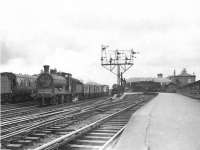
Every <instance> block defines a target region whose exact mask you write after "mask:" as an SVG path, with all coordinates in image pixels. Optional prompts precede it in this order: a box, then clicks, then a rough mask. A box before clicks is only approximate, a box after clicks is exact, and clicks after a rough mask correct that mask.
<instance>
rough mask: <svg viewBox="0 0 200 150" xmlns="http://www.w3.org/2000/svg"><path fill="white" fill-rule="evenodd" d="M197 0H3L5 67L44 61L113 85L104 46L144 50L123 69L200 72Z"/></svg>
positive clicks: (29, 67) (22, 69)
mask: <svg viewBox="0 0 200 150" xmlns="http://www.w3.org/2000/svg"><path fill="white" fill-rule="evenodd" d="M199 4H200V3H198V1H194V0H188V1H185V0H165V1H162V0H151V1H150V0H138V1H135V0H130V1H128V0H123V1H122V0H121V1H118V0H109V1H108V0H17V1H16V0H0V50H1V53H0V54H1V63H0V72H3V71H10V72H15V73H23V74H35V73H39V72H40V70H41V69H42V67H43V65H44V64H48V65H50V67H51V68H57V70H59V71H64V72H70V73H72V75H73V76H74V77H76V78H79V79H81V80H83V81H84V82H88V81H94V82H98V83H102V84H110V85H111V84H113V83H115V82H116V80H117V79H116V77H115V76H114V75H113V74H112V73H110V72H109V71H107V70H105V69H104V68H103V67H102V66H101V62H100V57H101V45H102V44H104V45H109V48H110V49H113V50H115V49H132V48H133V49H134V50H135V51H138V52H139V54H138V55H137V56H136V57H137V58H135V60H134V66H133V67H132V68H131V69H130V70H128V71H127V72H126V74H125V75H124V76H125V77H126V78H130V77H156V75H157V74H158V73H163V75H164V77H166V76H168V75H172V73H173V70H174V69H176V72H177V74H179V73H180V72H181V70H182V69H183V68H186V69H187V71H188V73H191V74H192V73H193V72H194V73H195V75H196V76H197V79H200V9H199V6H200V5H199Z"/></svg>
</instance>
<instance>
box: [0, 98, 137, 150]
mask: <svg viewBox="0 0 200 150" xmlns="http://www.w3.org/2000/svg"><path fill="white" fill-rule="evenodd" d="M139 102H141V99H138V100H137V104H136V101H135V102H133V101H130V100H123V101H121V102H119V101H116V102H112V103H110V104H108V103H105V104H104V105H102V104H101V105H99V106H98V107H97V106H96V107H94V106H93V109H91V108H89V107H88V108H86V109H83V110H82V111H81V112H78V113H75V114H71V115H68V116H65V117H63V118H61V117H60V118H55V119H57V121H56V120H52V123H51V125H50V124H49V123H48V122H46V123H47V124H48V125H47V126H45V122H43V123H42V124H40V125H41V126H37V125H34V127H32V126H28V127H27V128H26V129H25V130H26V134H24V135H23V136H20V137H19V138H17V139H11V140H8V141H5V142H3V148H7V149H35V148H37V147H38V146H39V145H45V144H44V143H49V142H50V141H52V140H53V139H58V138H60V137H63V135H68V134H71V133H73V132H76V131H78V130H79V128H80V127H78V128H74V127H75V126H76V124H77V123H79V122H80V121H83V120H87V119H88V118H89V117H91V116H95V115H98V114H101V117H99V118H98V117H97V116H95V117H94V118H95V119H94V120H92V121H90V122H89V123H91V122H95V121H97V120H99V119H101V118H102V117H105V116H108V115H110V114H113V113H115V112H118V111H119V110H122V109H123V108H125V107H127V106H130V105H134V106H135V108H136V105H137V106H139ZM111 108H112V109H111ZM91 114H92V115H91ZM86 124H88V122H87V123H86ZM18 135H20V134H18ZM13 136H14V135H13ZM49 137H50V138H49ZM52 137H53V138H52ZM38 141H39V142H38ZM41 141H42V142H41ZM33 143H37V144H33ZM32 144H33V145H32ZM30 145H32V146H30Z"/></svg>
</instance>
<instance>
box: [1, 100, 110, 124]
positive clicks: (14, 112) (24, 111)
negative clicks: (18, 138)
mask: <svg viewBox="0 0 200 150" xmlns="http://www.w3.org/2000/svg"><path fill="white" fill-rule="evenodd" d="M103 98H108V97H101V99H103ZM99 99H100V98H94V99H89V100H85V101H98V100H99ZM85 101H80V102H78V104H81V103H84V102H85ZM29 103H30V102H29ZM29 103H28V104H29ZM28 104H26V105H25V106H23V105H22V106H21V104H20V105H16V104H9V105H14V106H15V107H14V106H13V107H12V108H10V109H5V108H4V107H7V105H2V106H1V108H4V110H1V120H2V121H4V120H5V121H6V120H7V119H10V120H12V119H13V117H18V116H24V115H28V114H34V113H39V112H44V111H52V109H55V110H59V109H62V108H64V107H68V106H71V105H74V103H65V104H58V105H54V106H46V107H38V106H37V105H33V106H31V105H30V106H28Z"/></svg>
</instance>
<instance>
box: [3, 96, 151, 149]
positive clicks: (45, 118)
mask: <svg viewBox="0 0 200 150" xmlns="http://www.w3.org/2000/svg"><path fill="white" fill-rule="evenodd" d="M153 97H154V95H145V96H143V95H141V94H135V95H126V96H125V97H124V98H123V99H120V98H117V99H112V98H111V97H101V98H95V99H90V100H85V101H81V102H78V103H75V104H73V103H72V104H64V105H62V106H61V105H54V106H47V107H38V106H37V105H35V106H34V105H32V106H30V105H29V106H26V104H25V103H24V104H23V105H22V104H20V103H19V104H5V105H2V108H3V109H2V110H1V119H2V120H1V121H2V122H1V149H37V150H39V149H40V150H42V149H55V148H58V149H63V148H64V149H66V147H67V148H68V149H82V148H86V149H87V148H89V149H90V148H97V149H99V148H104V147H107V146H108V145H109V143H110V142H113V140H116V138H117V136H118V135H119V134H120V133H121V131H122V130H123V128H124V127H125V125H126V123H127V122H128V119H129V117H130V116H131V114H132V113H133V112H134V111H136V110H137V109H138V108H140V107H141V106H142V105H144V104H145V103H147V102H148V101H149V100H151V99H152V98H153ZM29 103H30V102H29ZM27 105H28V103H27Z"/></svg>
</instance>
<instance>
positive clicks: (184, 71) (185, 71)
mask: <svg viewBox="0 0 200 150" xmlns="http://www.w3.org/2000/svg"><path fill="white" fill-rule="evenodd" d="M177 76H184V77H185V76H195V75H191V74H189V73H187V70H186V69H185V68H184V69H183V70H182V72H181V73H180V74H179V75H177Z"/></svg>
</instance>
